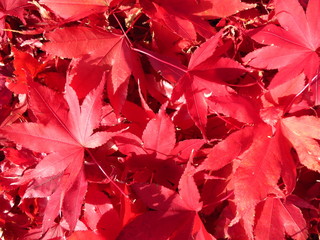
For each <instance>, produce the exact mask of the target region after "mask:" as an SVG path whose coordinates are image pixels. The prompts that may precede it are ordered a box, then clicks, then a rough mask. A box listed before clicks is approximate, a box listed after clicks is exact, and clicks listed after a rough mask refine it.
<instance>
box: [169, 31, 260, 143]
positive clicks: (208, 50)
mask: <svg viewBox="0 0 320 240" xmlns="http://www.w3.org/2000/svg"><path fill="white" fill-rule="evenodd" d="M220 37H221V32H220V33H218V34H216V35H215V36H214V37H212V38H211V39H209V40H208V41H206V42H205V43H203V44H202V45H201V46H200V47H199V48H198V49H197V50H196V51H195V52H194V53H193V55H192V56H191V59H190V61H189V65H188V67H187V68H185V67H184V68H182V67H179V68H180V76H181V78H180V79H179V81H178V83H177V84H176V86H175V88H174V91H173V94H172V98H171V100H172V101H173V102H174V101H176V100H177V99H178V98H179V97H180V96H181V95H184V97H185V101H186V104H187V107H188V112H189V114H190V116H191V118H192V120H193V121H194V122H195V124H196V126H197V127H198V128H199V129H200V130H201V132H202V134H203V136H204V137H205V136H206V130H205V129H206V124H207V115H208V112H209V109H210V111H211V112H214V113H217V112H219V113H223V114H225V115H227V116H229V115H231V116H232V117H233V116H234V117H236V118H237V119H239V121H243V122H254V121H256V117H255V116H254V115H255V113H254V112H255V110H254V109H253V108H252V107H250V108H252V111H251V113H250V112H249V111H247V108H243V106H242V107H241V106H240V105H238V104H237V102H239V101H242V102H243V105H247V106H249V105H250V103H249V102H248V101H246V100H245V98H242V97H241V96H238V95H236V94H235V92H234V90H232V89H231V88H229V87H227V86H226V85H224V84H225V83H224V81H227V80H231V79H235V78H237V77H239V76H241V75H242V74H243V73H244V72H246V70H245V68H244V67H242V66H241V65H240V64H239V63H238V62H236V61H234V60H232V59H230V58H224V57H221V53H220V52H219V51H217V47H218V42H219V40H220ZM177 72H178V71H177ZM224 102H227V103H228V104H225V103H224ZM235 105H238V106H237V107H236V106H235ZM235 108H236V109H237V111H238V112H236V111H234V109H235ZM239 112H241V113H242V114H240V115H241V116H240V115H238V116H235V113H239ZM239 116H240V118H238V117H239Z"/></svg>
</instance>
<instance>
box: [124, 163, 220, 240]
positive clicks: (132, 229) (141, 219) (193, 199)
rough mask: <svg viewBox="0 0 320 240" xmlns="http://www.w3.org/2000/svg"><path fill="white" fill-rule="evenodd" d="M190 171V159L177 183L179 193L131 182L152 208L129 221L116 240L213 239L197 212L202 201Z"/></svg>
mask: <svg viewBox="0 0 320 240" xmlns="http://www.w3.org/2000/svg"><path fill="white" fill-rule="evenodd" d="M193 174H194V167H193V166H191V162H189V163H188V165H187V167H186V169H185V171H184V173H183V174H182V176H181V179H180V182H179V194H177V193H176V192H174V191H172V190H171V189H168V188H165V187H163V186H158V185H155V184H139V183H137V184H133V185H132V190H133V192H134V193H135V195H136V196H137V197H138V198H139V199H141V200H142V202H144V203H145V204H146V206H148V207H149V208H151V209H153V210H154V211H147V212H145V213H143V214H142V215H140V216H138V217H136V218H135V219H134V220H132V221H131V222H129V223H128V224H127V225H126V226H125V227H124V228H123V230H122V232H121V233H120V235H119V236H118V239H128V238H131V239H153V238H155V239H159V240H161V239H175V240H178V239H181V240H184V239H199V240H200V239H208V240H210V239H211V240H213V239H215V238H214V237H213V236H211V235H210V234H209V233H208V232H207V231H206V230H205V228H204V226H203V223H202V222H201V219H200V218H199V216H198V214H197V212H198V211H200V210H201V208H202V203H201V202H200V194H199V191H198V189H197V186H196V184H195V181H194V179H193ZM141 228H143V229H144V230H143V231H141Z"/></svg>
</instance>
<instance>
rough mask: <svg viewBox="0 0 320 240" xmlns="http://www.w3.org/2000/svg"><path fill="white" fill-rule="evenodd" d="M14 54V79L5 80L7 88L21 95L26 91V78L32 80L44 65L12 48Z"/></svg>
mask: <svg viewBox="0 0 320 240" xmlns="http://www.w3.org/2000/svg"><path fill="white" fill-rule="evenodd" d="M12 52H13V54H14V61H13V65H14V68H15V71H14V75H15V76H14V77H9V78H7V79H6V81H7V84H8V85H7V87H8V88H9V89H10V90H11V91H12V92H14V93H17V94H21V93H27V91H28V84H27V82H28V80H27V79H28V78H30V77H31V78H34V77H36V75H37V74H38V73H39V72H40V71H41V70H43V69H44V67H45V64H40V63H39V62H38V61H37V60H36V59H35V58H34V57H32V56H31V55H30V54H28V53H26V52H22V51H19V50H18V49H16V48H14V47H13V48H12Z"/></svg>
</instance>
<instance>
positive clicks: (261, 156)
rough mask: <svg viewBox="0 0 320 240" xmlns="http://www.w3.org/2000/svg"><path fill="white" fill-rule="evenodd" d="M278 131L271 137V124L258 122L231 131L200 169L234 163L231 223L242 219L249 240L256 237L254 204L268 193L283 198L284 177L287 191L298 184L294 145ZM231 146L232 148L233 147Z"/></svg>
mask: <svg viewBox="0 0 320 240" xmlns="http://www.w3.org/2000/svg"><path fill="white" fill-rule="evenodd" d="M277 127H278V128H279V130H278V131H277V132H276V133H275V135H274V136H272V131H271V127H270V126H268V125H266V124H259V125H257V126H256V127H254V128H251V127H249V128H244V129H241V130H239V131H237V132H234V133H232V134H230V135H229V136H228V137H227V138H226V139H225V140H223V141H221V142H220V143H218V144H217V145H215V146H214V147H213V148H212V149H211V151H210V152H209V154H208V157H207V159H205V161H204V162H203V163H202V164H201V165H200V167H199V169H197V171H200V170H203V169H207V170H210V171H211V170H218V169H221V168H222V167H224V166H226V165H227V164H229V163H231V162H234V165H236V166H237V168H236V170H235V172H234V175H233V181H234V182H233V188H234V195H235V204H236V206H237V216H236V218H235V219H234V220H233V221H232V224H231V226H233V225H234V224H235V223H239V221H240V220H241V221H242V223H243V226H244V229H245V231H246V233H247V235H248V237H249V238H250V239H253V226H254V215H255V207H256V205H257V204H258V203H260V202H261V201H263V200H264V198H266V197H267V196H268V195H269V194H274V195H276V196H280V197H283V196H284V193H283V192H282V191H281V190H280V189H279V187H278V185H277V184H278V180H279V178H280V177H282V179H283V182H284V184H285V186H286V188H287V189H286V191H287V192H288V193H291V192H292V191H293V189H294V186H295V181H296V179H295V178H296V174H295V164H294V161H293V158H292V156H291V154H290V149H291V145H290V144H289V142H288V140H287V139H286V138H285V137H284V135H283V133H282V132H281V128H280V126H277ZM230 146H233V148H231V149H230Z"/></svg>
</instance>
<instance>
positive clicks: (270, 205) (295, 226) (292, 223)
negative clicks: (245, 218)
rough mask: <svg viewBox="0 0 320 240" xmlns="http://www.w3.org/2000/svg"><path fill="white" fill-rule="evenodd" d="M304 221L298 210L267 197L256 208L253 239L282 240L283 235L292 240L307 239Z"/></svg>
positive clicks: (279, 200)
mask: <svg viewBox="0 0 320 240" xmlns="http://www.w3.org/2000/svg"><path fill="white" fill-rule="evenodd" d="M306 232H307V230H306V221H305V219H304V218H303V215H302V212H301V211H300V209H299V208H297V207H296V206H295V205H293V204H292V203H290V202H286V201H281V199H279V198H273V197H268V198H267V199H266V200H265V202H263V204H260V205H259V206H258V207H257V224H256V226H255V239H257V240H269V239H270V240H271V239H274V240H282V239H285V233H287V234H288V235H289V236H291V237H292V238H293V239H298V240H303V239H307V234H306Z"/></svg>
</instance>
